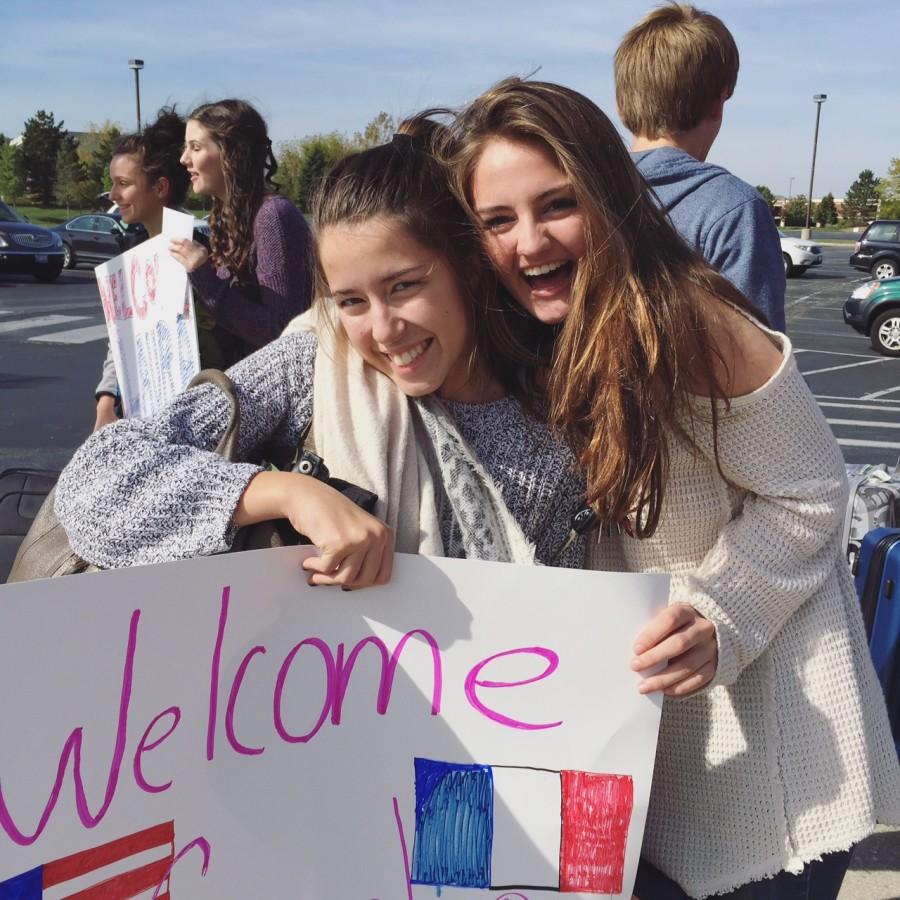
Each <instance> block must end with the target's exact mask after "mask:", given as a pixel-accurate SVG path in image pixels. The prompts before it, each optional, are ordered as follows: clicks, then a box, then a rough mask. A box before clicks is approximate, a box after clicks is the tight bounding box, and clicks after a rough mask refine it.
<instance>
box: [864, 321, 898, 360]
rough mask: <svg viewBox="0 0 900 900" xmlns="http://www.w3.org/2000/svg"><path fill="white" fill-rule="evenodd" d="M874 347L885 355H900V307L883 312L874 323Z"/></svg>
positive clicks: (872, 333) (872, 336) (872, 339)
mask: <svg viewBox="0 0 900 900" xmlns="http://www.w3.org/2000/svg"><path fill="white" fill-rule="evenodd" d="M870 337H871V341H872V347H873V348H874V349H875V350H877V351H878V352H879V353H883V354H884V355H885V356H900V309H889V310H887V312H883V313H882V314H881V315H880V316H878V318H877V319H875V321H874V322H873V323H872V332H871V335H870Z"/></svg>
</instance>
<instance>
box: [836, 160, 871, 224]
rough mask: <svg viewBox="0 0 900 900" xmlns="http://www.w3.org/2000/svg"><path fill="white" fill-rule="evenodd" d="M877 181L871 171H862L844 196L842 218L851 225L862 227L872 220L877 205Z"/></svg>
mask: <svg viewBox="0 0 900 900" xmlns="http://www.w3.org/2000/svg"><path fill="white" fill-rule="evenodd" d="M878 183H879V182H878V179H877V178H876V177H875V173H874V172H873V171H872V170H871V169H863V170H862V172H860V173H859V177H858V178H857V179H856V181H854V182H853V184H851V185H850V187H849V189H848V190H847V193H846V195H845V196H844V218H845V219H846V220H847V221H848V222H849V223H850V224H851V225H863V224H864V223H866V222H868V221H869V219H871V218H874V216H875V210H876V206H877V203H878Z"/></svg>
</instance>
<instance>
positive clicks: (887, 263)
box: [872, 259, 898, 281]
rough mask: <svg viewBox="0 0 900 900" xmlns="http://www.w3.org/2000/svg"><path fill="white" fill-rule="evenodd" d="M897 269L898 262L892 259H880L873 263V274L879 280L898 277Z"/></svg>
mask: <svg viewBox="0 0 900 900" xmlns="http://www.w3.org/2000/svg"><path fill="white" fill-rule="evenodd" d="M897 271H898V267H897V263H895V262H894V260H892V259H879V260H878V261H877V262H876V263H874V264H873V265H872V275H873V276H874V277H875V278H877V279H878V280H879V281H883V280H884V279H885V278H894V277H896V275H897Z"/></svg>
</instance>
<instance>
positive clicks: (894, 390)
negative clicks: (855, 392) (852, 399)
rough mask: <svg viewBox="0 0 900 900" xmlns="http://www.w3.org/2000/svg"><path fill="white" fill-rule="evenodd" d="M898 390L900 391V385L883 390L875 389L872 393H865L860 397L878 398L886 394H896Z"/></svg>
mask: <svg viewBox="0 0 900 900" xmlns="http://www.w3.org/2000/svg"><path fill="white" fill-rule="evenodd" d="M897 391H900V387H892V388H885V389H884V390H883V391H873V392H872V393H871V394H863V396H862V397H860V398H859V399H860V400H877V399H878V398H879V397H883V396H884V395H885V394H896V393H897Z"/></svg>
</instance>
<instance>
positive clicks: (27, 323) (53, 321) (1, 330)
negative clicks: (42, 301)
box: [0, 316, 90, 334]
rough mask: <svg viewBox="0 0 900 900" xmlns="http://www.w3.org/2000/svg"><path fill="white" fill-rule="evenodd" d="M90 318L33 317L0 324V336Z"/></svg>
mask: <svg viewBox="0 0 900 900" xmlns="http://www.w3.org/2000/svg"><path fill="white" fill-rule="evenodd" d="M89 318H90V316H34V317H33V318H31V319H19V320H18V321H17V322H0V334H8V333H9V332H11V331H26V330H28V329H29V328H46V327H47V326H48V325H65V324H66V323H67V322H83V321H84V320H85V319H89Z"/></svg>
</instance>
